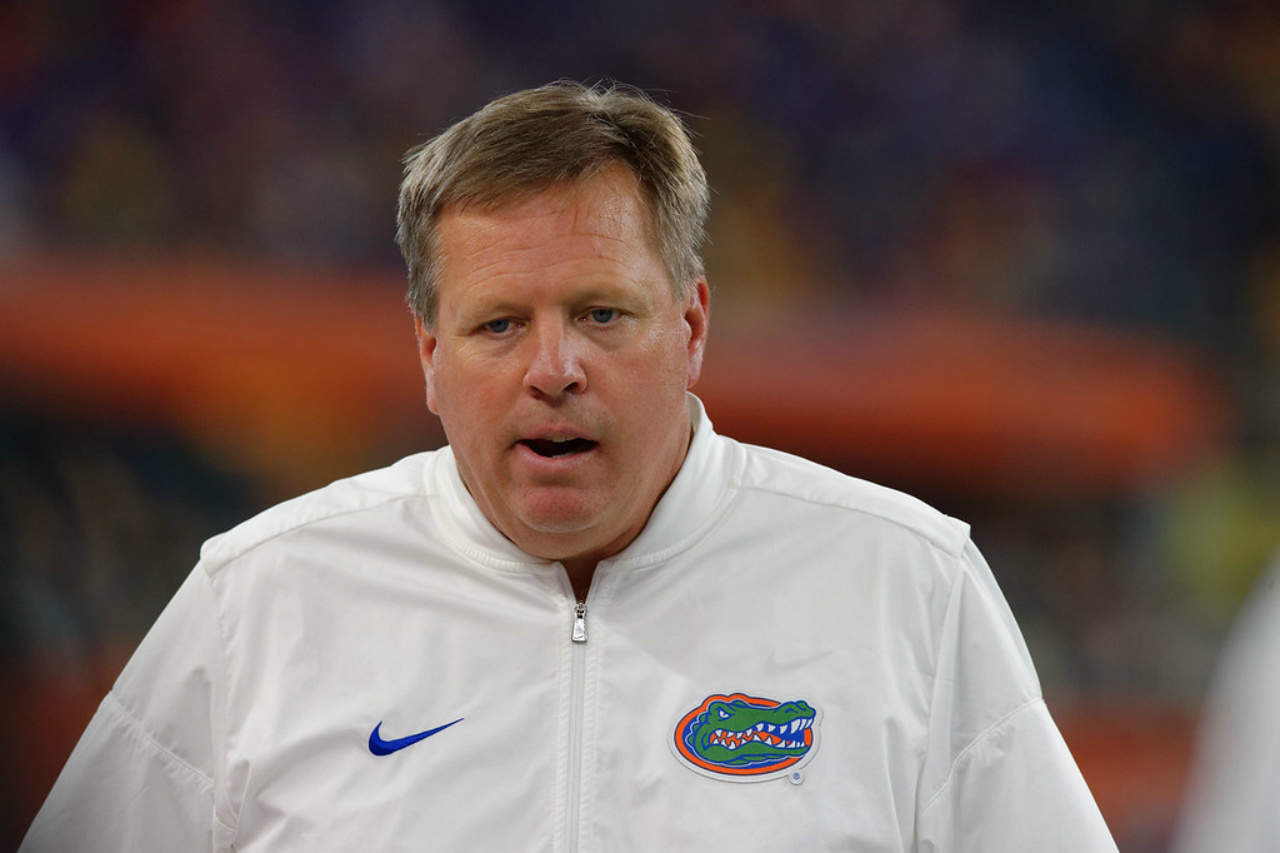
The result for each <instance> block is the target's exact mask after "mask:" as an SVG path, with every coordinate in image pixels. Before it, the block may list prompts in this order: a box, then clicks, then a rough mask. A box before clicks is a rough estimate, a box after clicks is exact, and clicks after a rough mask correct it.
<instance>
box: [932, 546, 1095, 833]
mask: <svg viewBox="0 0 1280 853" xmlns="http://www.w3.org/2000/svg"><path fill="white" fill-rule="evenodd" d="M936 660H937V673H936V677H935V681H934V688H933V697H932V700H931V707H930V726H929V730H930V734H929V744H928V747H927V751H926V758H925V766H924V770H923V773H922V774H921V786H920V800H919V805H918V806H917V815H916V849H917V850H918V851H921V853H943V851H945V852H946V853H961V851H973V853H1004V851H1009V853H1013V851H1019V853H1020V851H1027V850H1035V851H1038V853H1055V851H1061V853H1068V851H1070V853H1094V851H1098V853H1102V851H1115V850H1116V845H1115V842H1114V841H1113V840H1112V838H1111V835H1110V833H1109V832H1108V830H1107V827H1106V824H1105V823H1104V821H1103V819H1102V815H1101V813H1100V812H1099V811H1098V807H1097V805H1096V804H1095V803H1094V801H1093V797H1092V796H1091V795H1090V793H1089V789H1088V787H1087V786H1086V785H1085V782H1084V778H1083V777H1082V776H1081V774H1080V770H1079V768H1078V767H1077V766H1076V763H1075V760H1074V759H1073V758H1072V757H1071V753H1070V752H1069V751H1068V749H1067V746H1066V743H1065V742H1064V741H1063V739H1062V736H1061V734H1060V733H1059V732H1058V729H1057V726H1056V725H1054V722H1053V720H1052V718H1051V717H1050V716H1049V711H1048V709H1047V708H1046V707H1045V703H1044V700H1043V698H1042V697H1041V695H1040V683H1039V679H1038V678H1037V677H1036V673H1035V668H1034V667H1033V666H1032V663H1031V656H1030V654H1029V653H1028V652H1027V648H1026V645H1025V643H1024V642H1023V640H1022V634H1021V632H1020V631H1019V630H1018V626H1017V624H1016V623H1015V622H1014V619H1013V614H1012V613H1011V612H1010V610H1009V607H1008V605H1007V604H1006V602H1005V600H1004V596H1003V595H1002V594H1001V593H1000V589H999V587H998V586H997V585H996V581H995V578H994V577H993V576H992V574H991V570H990V569H989V568H988V567H987V564H986V561H985V560H983V558H982V555H981V554H980V553H979V552H978V550H977V548H976V547H974V545H973V543H972V542H969V543H967V544H966V546H965V551H964V553H963V555H962V557H961V565H960V571H959V573H958V574H957V576H956V578H955V581H954V584H953V586H952V588H951V591H950V597H949V599H948V601H947V607H946V611H945V616H944V619H943V624H942V628H941V631H940V635H939V642H938V652H937V658H936Z"/></svg>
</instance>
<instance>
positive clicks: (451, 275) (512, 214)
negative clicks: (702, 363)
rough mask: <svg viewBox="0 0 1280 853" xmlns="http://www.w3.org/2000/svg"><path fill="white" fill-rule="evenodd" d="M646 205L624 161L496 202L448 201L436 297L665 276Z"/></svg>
mask: <svg viewBox="0 0 1280 853" xmlns="http://www.w3.org/2000/svg"><path fill="white" fill-rule="evenodd" d="M653 232H654V229H653V227H652V223H651V216H650V211H649V205H648V203H647V201H646V200H645V198H644V193H643V190H642V189H641V187H640V184H639V181H637V179H636V178H635V177H634V175H633V174H632V173H631V171H630V170H629V169H627V168H626V167H624V166H621V165H618V166H609V167H606V168H605V169H603V170H602V171H601V172H599V173H597V174H596V175H593V176H591V177H589V178H584V179H580V180H576V181H572V182H568V183H562V184H555V185H553V186H551V187H548V188H547V189H544V190H541V191H539V192H536V193H534V194H532V195H530V196H527V197H523V198H521V199H518V200H516V201H513V202H510V203H507V204H501V205H498V206H496V207H487V206H485V207H482V206H480V205H459V206H449V207H446V208H445V210H444V211H443V212H442V213H441V215H440V218H439V220H438V224H437V236H438V239H437V251H438V253H439V258H440V262H441V268H440V272H441V275H440V297H441V298H442V301H443V299H444V298H447V296H448V295H449V292H450V291H454V294H453V295H455V296H456V295H457V291H458V289H459V288H462V289H466V288H469V287H471V286H472V285H475V284H477V283H480V282H495V281H501V282H503V283H506V284H516V283H519V282H520V281H521V280H526V279H529V278H538V277H547V276H550V277H551V278H554V279H556V280H571V279H573V278H574V277H575V276H584V275H591V274H610V273H611V272H612V273H614V274H622V275H624V276H626V277H642V278H649V277H652V276H654V275H657V276H658V277H660V278H661V279H662V280H663V281H666V279H667V278H668V276H667V275H666V271H665V267H664V266H663V265H662V262H661V258H660V256H659V253H658V250H657V246H656V240H655V239H654V236H653Z"/></svg>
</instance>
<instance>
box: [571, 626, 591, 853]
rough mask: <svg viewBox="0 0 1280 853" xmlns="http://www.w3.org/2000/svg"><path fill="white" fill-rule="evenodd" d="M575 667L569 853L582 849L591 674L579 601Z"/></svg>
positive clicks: (574, 632) (573, 638) (574, 635)
mask: <svg viewBox="0 0 1280 853" xmlns="http://www.w3.org/2000/svg"><path fill="white" fill-rule="evenodd" d="M569 640H570V642H571V643H572V644H573V647H572V648H571V649H570V654H571V655H572V662H573V666H572V669H571V670H570V675H569V754H568V755H567V756H566V759H567V760H568V762H569V779H568V794H569V797H568V806H569V809H568V815H567V816H566V818H567V820H568V826H567V827H566V828H567V830H568V832H567V833H566V836H567V841H568V845H567V846H568V850H569V853H576V851H577V849H578V806H579V803H580V801H581V799H582V792H581V790H580V789H581V788H582V760H583V756H582V716H583V713H584V705H585V701H586V696H585V692H586V670H587V649H586V643H587V603H586V602H585V601H579V602H577V603H576V604H575V605H574V608H573V630H572V631H571V632H570V634H569Z"/></svg>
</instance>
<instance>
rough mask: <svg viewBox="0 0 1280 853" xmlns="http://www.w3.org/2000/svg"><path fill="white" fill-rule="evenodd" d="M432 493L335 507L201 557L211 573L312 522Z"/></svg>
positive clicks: (418, 493) (404, 494)
mask: <svg viewBox="0 0 1280 853" xmlns="http://www.w3.org/2000/svg"><path fill="white" fill-rule="evenodd" d="M431 494H433V493H432V492H404V493H401V494H397V495H391V496H389V497H387V498H385V499H383V500H379V501H374V502H373V503H369V504H365V505H364V506H356V507H343V508H341V509H335V510H333V511H332V512H327V513H322V514H320V515H316V516H314V517H312V518H307V519H303V520H301V521H298V522H296V523H293V524H289V525H287V526H285V527H284V528H282V529H280V530H277V531H274V532H273V533H270V534H268V535H264V536H262V537H260V538H257V539H254V540H253V541H252V542H249V543H248V544H246V545H244V546H243V547H240V548H237V549H233V550H232V552H231V553H229V554H219V553H217V549H213V550H214V553H211V554H209V556H208V557H207V558H205V557H204V555H203V554H202V555H201V559H202V560H203V561H204V562H205V563H206V565H207V566H208V568H207V569H206V572H207V573H209V574H212V573H213V572H215V571H217V570H218V569H220V568H222V567H223V566H224V565H226V564H227V563H230V562H231V561H233V560H238V559H240V558H241V557H243V556H245V555H246V554H248V553H249V552H251V551H253V550H256V549H257V548H258V547H259V546H262V545H265V544H267V543H268V542H270V541H272V540H273V539H278V538H280V537H281V536H284V535H286V534H288V533H293V532H294V531H296V530H300V529H302V528H304V527H308V526H310V525H312V524H318V523H320V522H322V521H330V520H332V519H335V518H340V517H341V516H344V515H354V514H355V513H358V512H367V511H369V510H371V509H377V508H378V507H382V506H386V505H387V504H389V503H394V502H395V501H402V500H409V499H412V498H420V497H429V496H430V495H431ZM246 523H247V522H246ZM234 532H235V528H234V527H233V528H231V530H228V531H227V532H225V533H223V534H221V536H223V537H227V536H230V535H231V534H232V533H234Z"/></svg>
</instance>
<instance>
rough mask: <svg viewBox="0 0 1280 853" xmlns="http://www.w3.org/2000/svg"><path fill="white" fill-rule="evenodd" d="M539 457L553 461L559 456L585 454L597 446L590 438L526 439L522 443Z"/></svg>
mask: <svg viewBox="0 0 1280 853" xmlns="http://www.w3.org/2000/svg"><path fill="white" fill-rule="evenodd" d="M520 443H521V444H523V445H524V446H525V447H527V448H529V449H530V450H532V451H533V452H534V453H536V454H538V455H539V456H545V457H547V458H548V459H552V458H554V457H557V456H569V455H570V454H574V453H585V452H586V451H588V450H590V449H591V448H593V447H595V446H596V443H595V442H594V441H592V440H590V439H588V438H565V439H558V438H526V439H524V440H523V441H521V442H520Z"/></svg>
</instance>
